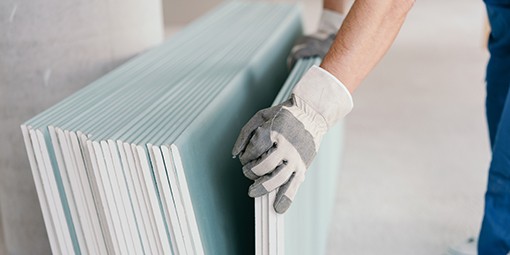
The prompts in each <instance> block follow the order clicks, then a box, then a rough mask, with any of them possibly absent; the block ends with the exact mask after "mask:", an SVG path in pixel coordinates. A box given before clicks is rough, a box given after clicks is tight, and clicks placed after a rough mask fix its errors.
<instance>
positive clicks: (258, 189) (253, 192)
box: [248, 184, 269, 198]
mask: <svg viewBox="0 0 510 255" xmlns="http://www.w3.org/2000/svg"><path fill="white" fill-rule="evenodd" d="M267 193H269V191H268V190H266V188H264V185H261V184H253V185H251V186H250V188H249V190H248V196H250V197H253V198H255V197H260V196H263V195H265V194H267Z"/></svg>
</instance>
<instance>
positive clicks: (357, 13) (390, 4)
mask: <svg viewBox="0 0 510 255" xmlns="http://www.w3.org/2000/svg"><path fill="white" fill-rule="evenodd" d="M414 2H415V1H414V0H386V1H381V0H356V1H355V2H354V4H353V5H352V7H351V9H350V11H349V12H348V14H347V17H346V18H345V21H344V22H343V24H342V26H341V28H340V29H339V31H338V33H337V37H336V39H335V41H334V42H333V45H332V46H331V48H330V49H329V51H328V53H327V54H326V56H325V57H324V60H323V61H322V63H321V65H320V66H321V67H322V68H324V69H325V70H327V71H328V72H330V73H331V74H333V75H334V76H335V77H336V78H338V80H340V81H341V82H342V83H343V84H344V85H345V86H346V87H347V89H348V90H349V91H350V92H351V93H352V92H354V90H355V89H356V88H357V87H358V86H359V84H360V83H361V81H363V79H365V77H366V76H367V75H368V74H369V73H370V71H371V70H372V69H373V68H374V67H375V65H376V64H377V63H378V62H379V61H380V60H381V58H382V57H383V56H384V54H385V53H386V52H387V51H388V49H389V48H390V46H391V44H392V43H393V41H394V40H395V37H396V36H397V34H398V32H399V31H400V28H401V27H402V24H403V23H404V20H405V18H406V16H407V13H408V12H409V11H410V10H411V8H412V6H413V4H414ZM324 8H325V9H330V10H334V11H337V12H340V13H345V11H346V1H345V0H341V1H338V0H325V1H324Z"/></svg>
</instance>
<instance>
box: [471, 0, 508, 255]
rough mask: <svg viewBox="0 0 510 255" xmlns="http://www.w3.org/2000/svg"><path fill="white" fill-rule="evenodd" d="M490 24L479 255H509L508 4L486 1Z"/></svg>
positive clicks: (505, 0)
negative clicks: (487, 144) (487, 156)
mask: <svg viewBox="0 0 510 255" xmlns="http://www.w3.org/2000/svg"><path fill="white" fill-rule="evenodd" d="M485 3H486V6H487V13H488V16H489V21H490V24H491V30H492V31H491V34H490V37H489V51H490V53H491V57H490V60H489V63H488V65H487V76H486V81H487V99H486V110H487V122H488V126H489V135H490V141H491V148H492V160H491V164H490V168H489V180H488V185H487V192H486V194H485V211H484V218H483V222H482V228H481V231H480V236H479V241H478V254H479V255H507V254H508V253H509V252H510V93H509V92H508V91H509V87H510V0H486V1H485Z"/></svg>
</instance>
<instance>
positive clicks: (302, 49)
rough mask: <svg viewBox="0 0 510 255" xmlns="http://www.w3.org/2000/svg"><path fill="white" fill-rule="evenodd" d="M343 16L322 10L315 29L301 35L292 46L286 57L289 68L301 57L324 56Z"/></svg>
mask: <svg viewBox="0 0 510 255" xmlns="http://www.w3.org/2000/svg"><path fill="white" fill-rule="evenodd" d="M344 18H345V17H344V15H342V14H341V13H338V12H335V11H331V10H326V9H325V10H323V12H322V16H321V19H320V22H319V27H318V29H317V31H316V32H315V33H313V34H311V35H306V36H302V37H301V38H299V39H298V40H297V41H296V43H295V45H294V47H292V50H291V51H290V54H289V57H288V58H287V64H288V65H289V68H291V69H292V67H293V66H294V64H295V63H296V61H297V60H298V59H301V58H311V57H320V58H324V56H325V55H326V53H328V50H329V48H330V47H331V45H332V44H333V41H334V40H335V36H336V33H337V32H338V29H340V26H341V25H342V22H343V21H344Z"/></svg>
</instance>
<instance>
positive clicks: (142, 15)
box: [0, 0, 163, 255]
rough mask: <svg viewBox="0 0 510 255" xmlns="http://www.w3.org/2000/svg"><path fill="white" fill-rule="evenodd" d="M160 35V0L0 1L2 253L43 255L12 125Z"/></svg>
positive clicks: (42, 233) (31, 190) (33, 199)
mask: <svg viewBox="0 0 510 255" xmlns="http://www.w3.org/2000/svg"><path fill="white" fill-rule="evenodd" d="M162 38H163V18H162V8H161V2H160V1H159V0H143V1H141V0H138V1H137V0H68V1H59V0H44V1H42V0H18V1H14V0H4V1H0V131H1V132H0V141H1V143H0V204H1V213H0V217H1V223H0V230H1V226H2V225H3V236H4V238H5V244H6V247H5V249H6V250H7V252H8V254H23V255H25V254H49V253H50V248H49V244H48V240H47V236H46V230H45V228H44V223H43V219H42V215H41V211H40V207H39V202H38V199H37V195H36V193H35V187H34V182H33V178H32V174H31V171H30V168H29V164H28V160H27V156H26V152H25V149H24V146H23V140H22V137H21V131H20V128H19V125H20V124H21V123H22V122H24V121H25V120H27V119H29V118H30V117H32V116H34V115H36V114H37V113H39V112H41V111H42V110H44V109H46V108H48V107H49V106H51V105H53V104H55V103H56V102H58V101H60V100H61V99H63V98H65V97H66V96H68V95H70V94H71V93H73V92H75V91H76V90H78V89H79V88H81V87H83V86H84V85H86V84H88V83H90V82H92V81H94V80H95V79H97V78H98V77H100V76H102V75H103V74H105V73H106V72H108V71H109V70H111V69H113V68H114V67H116V66H118V65H119V64H121V63H122V62H124V61H126V60H127V59H129V58H130V57H132V56H134V55H135V54H137V53H140V52H142V51H144V50H146V49H147V48H150V47H152V46H154V45H156V44H158V43H159V42H160V41H161V40H162ZM1 237H2V234H0V238H1ZM2 242H3V241H0V254H1V253H2V250H3V249H4V247H2V246H3V245H2Z"/></svg>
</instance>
